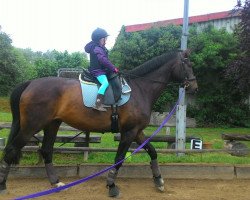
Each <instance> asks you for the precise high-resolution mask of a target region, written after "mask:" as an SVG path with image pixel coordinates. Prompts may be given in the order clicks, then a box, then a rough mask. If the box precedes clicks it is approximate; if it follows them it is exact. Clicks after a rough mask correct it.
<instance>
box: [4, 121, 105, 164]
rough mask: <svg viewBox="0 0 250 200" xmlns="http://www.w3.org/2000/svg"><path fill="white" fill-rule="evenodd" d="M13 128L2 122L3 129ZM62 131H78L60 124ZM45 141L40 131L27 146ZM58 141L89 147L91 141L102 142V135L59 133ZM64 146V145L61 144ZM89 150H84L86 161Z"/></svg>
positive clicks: (9, 124)
mask: <svg viewBox="0 0 250 200" xmlns="http://www.w3.org/2000/svg"><path fill="white" fill-rule="evenodd" d="M10 128H11V123H0V130H1V129H10ZM59 130H60V131H76V132H77V131H78V132H79V130H77V129H75V128H72V127H70V126H65V125H63V126H60V128H59ZM42 141H43V135H42V134H40V133H38V134H36V135H34V136H33V137H32V138H31V139H30V141H29V142H28V144H27V145H26V146H38V145H39V143H41V142H42ZM55 142H56V143H63V144H65V143H74V147H89V144H90V143H100V142H101V136H99V135H92V134H90V133H89V132H81V134H79V135H78V136H77V137H75V136H74V135H59V134H58V135H57V137H56V140H55ZM61 146H62V145H61ZM60 153H78V152H77V151H72V152H70V151H66V150H65V151H64V150H62V151H60ZM88 153H89V152H88V151H87V150H86V151H84V160H85V161H86V160H87V159H88Z"/></svg>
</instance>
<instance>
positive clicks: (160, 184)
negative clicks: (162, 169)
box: [154, 177, 165, 192]
mask: <svg viewBox="0 0 250 200" xmlns="http://www.w3.org/2000/svg"><path fill="white" fill-rule="evenodd" d="M154 184H155V187H156V188H157V189H158V190H160V191H161V192H164V190H165V188H164V180H163V178H162V177H154Z"/></svg>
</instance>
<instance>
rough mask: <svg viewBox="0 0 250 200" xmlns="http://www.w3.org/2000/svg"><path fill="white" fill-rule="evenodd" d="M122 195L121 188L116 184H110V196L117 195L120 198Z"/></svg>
mask: <svg viewBox="0 0 250 200" xmlns="http://www.w3.org/2000/svg"><path fill="white" fill-rule="evenodd" d="M119 195H120V191H119V188H118V187H117V186H116V185H114V186H109V197H115V198H118V197H119Z"/></svg>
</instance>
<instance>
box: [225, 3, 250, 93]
mask: <svg viewBox="0 0 250 200" xmlns="http://www.w3.org/2000/svg"><path fill="white" fill-rule="evenodd" d="M241 5H242V4H241V1H238V8H237V10H238V11H240V13H241V22H240V24H239V27H238V29H237V31H236V32H235V35H236V37H237V38H238V40H239V45H238V48H239V49H240V50H241V51H240V52H239V54H238V57H237V59H235V60H234V61H233V62H231V63H230V64H229V65H228V68H227V73H226V77H227V78H228V79H229V80H230V81H232V82H233V83H234V86H235V88H236V89H238V90H240V91H242V92H243V93H245V94H247V95H249V93H250V64H249V63H250V0H246V1H245V5H244V6H243V7H242V6H241Z"/></svg>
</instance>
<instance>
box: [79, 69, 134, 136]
mask: <svg viewBox="0 0 250 200" xmlns="http://www.w3.org/2000/svg"><path fill="white" fill-rule="evenodd" d="M107 77H108V80H109V87H108V88H107V90H106V92H105V95H104V106H105V107H111V110H112V114H111V116H110V119H111V132H113V133H117V132H119V115H118V112H117V107H118V106H122V105H124V104H125V103H127V102H128V101H129V99H130V93H131V88H130V87H129V85H128V84H127V82H126V80H125V79H124V78H123V77H121V76H118V75H117V74H111V75H108V76H107ZM79 80H80V85H81V90H82V97H83V103H84V105H85V106H86V107H93V106H95V102H96V97H97V93H98V89H99V87H100V86H101V84H100V83H99V82H98V80H97V79H96V78H95V77H93V76H92V75H91V74H90V72H89V71H87V70H84V72H83V73H82V74H80V75H79Z"/></svg>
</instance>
